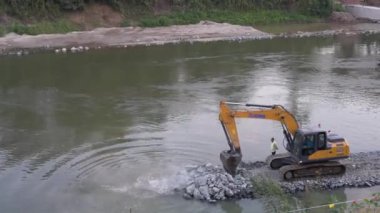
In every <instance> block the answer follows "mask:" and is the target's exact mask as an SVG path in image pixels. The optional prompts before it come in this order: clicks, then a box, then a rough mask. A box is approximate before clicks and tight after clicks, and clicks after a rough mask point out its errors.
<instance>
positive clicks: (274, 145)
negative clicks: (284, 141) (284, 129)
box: [270, 138, 278, 155]
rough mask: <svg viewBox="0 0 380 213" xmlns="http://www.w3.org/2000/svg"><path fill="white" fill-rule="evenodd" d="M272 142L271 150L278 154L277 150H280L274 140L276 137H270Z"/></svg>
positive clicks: (273, 153)
mask: <svg viewBox="0 0 380 213" xmlns="http://www.w3.org/2000/svg"><path fill="white" fill-rule="evenodd" d="M270 140H271V141H272V143H271V144H270V150H271V151H272V155H275V154H276V151H277V150H278V146H277V142H276V141H275V140H274V138H271V139H270Z"/></svg>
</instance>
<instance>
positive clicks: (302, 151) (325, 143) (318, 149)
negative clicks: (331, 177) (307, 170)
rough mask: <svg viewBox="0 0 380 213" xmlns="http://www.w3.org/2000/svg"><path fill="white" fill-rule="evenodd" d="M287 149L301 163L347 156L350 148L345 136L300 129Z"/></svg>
mask: <svg viewBox="0 0 380 213" xmlns="http://www.w3.org/2000/svg"><path fill="white" fill-rule="evenodd" d="M287 149H288V151H289V152H290V153H292V154H293V156H294V157H295V158H296V159H297V161H298V163H299V164H307V163H313V162H324V161H329V160H334V159H342V158H347V157H348V156H349V148H348V145H347V143H346V141H345V140H344V138H342V137H339V136H338V135H333V134H327V132H326V131H321V130H309V129H306V130H305V129H299V130H297V131H296V134H295V136H294V140H293V141H289V142H288V146H287Z"/></svg>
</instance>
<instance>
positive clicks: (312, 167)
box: [279, 161, 346, 180]
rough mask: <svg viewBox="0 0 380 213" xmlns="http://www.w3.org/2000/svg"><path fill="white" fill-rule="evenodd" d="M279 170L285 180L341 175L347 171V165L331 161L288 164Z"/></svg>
mask: <svg viewBox="0 0 380 213" xmlns="http://www.w3.org/2000/svg"><path fill="white" fill-rule="evenodd" d="M279 171H280V174H281V175H282V177H283V178H284V179H285V180H292V179H295V178H303V177H317V176H324V175H341V174H344V172H345V171H346V167H345V166H344V165H342V164H340V163H339V162H336V161H330V162H324V163H313V164H305V165H286V166H283V167H281V168H280V169H279Z"/></svg>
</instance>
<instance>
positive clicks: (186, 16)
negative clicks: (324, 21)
mask: <svg viewBox="0 0 380 213" xmlns="http://www.w3.org/2000/svg"><path fill="white" fill-rule="evenodd" d="M202 20H210V21H214V22H221V23H223V22H227V23H231V24H238V25H249V26H253V25H267V24H280V23H309V22H314V21H318V20H320V18H319V17H315V16H310V15H303V14H300V13H296V12H286V11H281V10H249V11H233V10H218V9H214V10H209V11H194V10H193V11H177V12H173V13H170V14H166V15H159V16H153V15H147V16H144V17H141V18H140V19H138V20H133V22H134V23H137V24H138V25H139V26H142V27H157V26H169V25H181V24H195V23H198V22H199V21H202ZM133 22H130V21H129V20H128V19H127V20H126V22H125V25H128V26H129V25H131V23H133Z"/></svg>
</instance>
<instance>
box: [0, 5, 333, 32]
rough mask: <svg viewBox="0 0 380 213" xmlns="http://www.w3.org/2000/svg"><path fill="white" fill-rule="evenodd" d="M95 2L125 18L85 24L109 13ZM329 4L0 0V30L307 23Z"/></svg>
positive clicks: (328, 11) (323, 12)
mask: <svg viewBox="0 0 380 213" xmlns="http://www.w3.org/2000/svg"><path fill="white" fill-rule="evenodd" d="M94 4H96V5H103V7H104V6H106V7H108V8H113V10H112V13H115V14H116V13H117V14H118V15H120V16H122V17H124V21H120V22H117V23H112V24H109V25H105V26H104V24H102V25H100V24H99V25H96V24H93V23H90V25H91V26H90V27H88V25H89V24H88V23H89V22H94V20H98V19H99V18H101V17H102V16H108V15H109V13H105V14H98V13H99V11H101V10H91V9H89V8H91V5H94ZM333 8H334V5H333V0H318V1H315V0H239V1H231V0H175V1H174V0H142V1H136V0H102V1H101V0H93V1H85V0H55V1H51V0H37V1H36V0H12V1H9V0H0V24H1V25H0V36H1V35H4V34H6V33H9V32H15V33H17V34H30V35H36V34H43V33H65V32H70V31H73V30H85V29H93V28H95V27H99V26H102V27H115V26H142V27H156V26H169V25H180V24H195V23H198V22H199V21H201V20H210V21H215V22H227V23H232V24H239V25H249V26H253V25H270V24H281V23H310V22H316V21H320V20H323V19H324V18H326V17H328V16H329V15H330V14H331V12H332V10H333ZM73 13H76V14H79V16H77V19H76V21H77V20H78V19H80V20H82V18H78V17H81V16H85V17H88V18H87V19H86V18H83V22H85V23H77V22H75V21H73V19H72V18H70V14H73ZM96 16H98V17H96ZM4 17H5V18H4ZM93 17H95V19H94V18H93ZM96 18H98V19H96ZM110 19H111V20H112V19H113V18H112V17H111V18H110ZM4 20H5V21H4ZM95 22H96V21H95ZM84 26H85V27H84Z"/></svg>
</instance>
